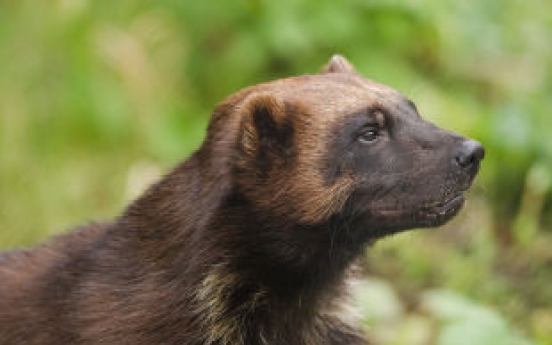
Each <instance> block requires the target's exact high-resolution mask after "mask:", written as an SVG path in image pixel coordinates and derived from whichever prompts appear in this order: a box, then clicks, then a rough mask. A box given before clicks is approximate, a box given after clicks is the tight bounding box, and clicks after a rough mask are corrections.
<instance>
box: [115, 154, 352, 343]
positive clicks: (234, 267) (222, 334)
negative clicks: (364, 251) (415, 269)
mask: <svg viewBox="0 0 552 345" xmlns="http://www.w3.org/2000/svg"><path fill="white" fill-rule="evenodd" d="M186 164H187V165H185V166H182V167H179V168H177V169H176V170H175V171H174V172H173V173H172V174H171V175H169V176H168V177H166V178H165V179H164V180H163V181H162V182H161V183H159V184H158V185H157V186H155V187H153V188H152V189H151V190H150V191H149V192H148V193H146V195H145V196H144V197H143V198H142V199H140V200H138V201H137V202H136V203H135V204H134V205H133V206H131V208H130V209H129V210H128V211H127V213H126V215H125V216H124V218H123V219H124V220H125V222H126V224H127V226H126V227H127V228H129V227H130V228H134V229H135V230H137V231H132V232H133V234H132V236H136V238H134V239H129V240H131V241H134V242H133V243H134V244H135V245H136V248H138V249H139V250H140V251H143V253H144V255H145V256H144V257H146V255H147V258H148V259H149V260H152V255H156V256H157V257H156V258H154V259H155V261H156V262H157V263H158V264H159V265H162V266H163V269H164V270H169V271H172V272H175V274H173V275H172V277H173V278H174V279H176V280H178V279H180V278H179V277H186V278H187V279H188V281H185V282H184V281H182V282H180V283H178V282H177V283H178V284H181V285H182V286H184V287H185V288H186V289H187V290H188V291H194V292H195V295H194V299H195V300H193V301H189V302H191V303H192V305H196V306H198V307H197V313H198V314H199V315H198V319H199V320H202V322H203V323H204V324H203V326H205V327H207V329H210V330H211V331H210V332H209V333H208V334H206V335H205V336H206V337H207V338H209V339H208V340H209V341H211V342H212V343H217V342H220V343H240V342H239V341H238V339H235V338H233V337H246V338H247V337H249V338H251V339H254V338H258V337H265V338H267V339H273V341H276V340H277V339H279V340H280V341H284V340H285V341H286V342H290V341H291V343H295V344H301V343H303V342H304V339H288V338H286V337H289V335H290V334H300V335H301V337H303V338H304V337H309V335H306V334H307V333H308V331H306V332H296V330H297V329H298V328H304V329H305V330H308V329H311V330H312V329H314V328H316V327H320V326H315V324H317V323H319V322H321V321H320V320H321V318H325V317H327V316H322V315H325V313H327V311H328V310H329V309H335V308H334V307H335V306H334V304H335V301H334V299H333V296H334V295H336V294H337V295H339V293H338V291H339V288H340V286H341V285H342V283H343V282H344V278H345V275H346V273H347V269H348V267H349V266H350V265H351V263H352V261H353V260H354V258H356V257H357V256H358V254H359V253H360V252H361V248H362V247H361V246H360V245H359V244H358V243H351V242H350V239H349V240H348V238H347V237H346V236H344V232H343V231H342V229H341V225H342V224H341V222H340V221H339V220H336V219H332V220H330V221H328V222H325V223H321V224H315V225H313V224H311V225H298V224H296V223H294V222H291V221H286V220H284V219H276V218H273V217H271V216H270V215H267V214H266V213H265V212H262V211H260V210H257V209H256V208H255V207H254V205H252V204H251V203H250V202H249V201H248V200H247V199H245V198H244V197H242V196H241V195H240V194H239V193H236V192H234V191H232V189H231V187H230V186H229V185H228V178H227V177H225V178H222V177H221V178H219V179H217V178H216V174H215V173H214V172H208V173H207V174H205V172H202V171H201V165H200V164H199V163H198V161H197V159H191V160H189V162H188V163H186ZM209 174H213V176H210V175H209ZM152 246H156V248H154V249H155V250H152V248H151V247H152ZM178 272H181V274H178ZM190 277H194V278H193V279H190ZM248 320H250V321H251V322H250V323H249V321H248ZM252 320H256V321H255V322H253V321H252ZM252 327H254V329H253V328H252ZM244 328H245V329H244ZM244 343H247V342H244Z"/></svg>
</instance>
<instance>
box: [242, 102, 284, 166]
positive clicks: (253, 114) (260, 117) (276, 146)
mask: <svg viewBox="0 0 552 345" xmlns="http://www.w3.org/2000/svg"><path fill="white" fill-rule="evenodd" d="M242 111H243V112H244V116H243V122H242V131H241V132H242V134H241V147H242V149H243V150H244V151H245V152H246V153H247V154H250V155H258V154H260V153H262V154H263V156H264V157H266V156H267V155H271V154H277V155H279V156H281V155H282V154H285V153H286V152H288V151H289V150H290V149H291V146H292V136H293V128H292V126H291V122H290V119H289V118H288V116H286V111H287V110H286V104H285V103H284V102H283V101H281V100H279V99H277V98H275V97H274V96H273V95H270V94H261V95H258V94H257V95H255V94H253V95H251V96H249V97H248V99H246V100H245V101H244V103H243V106H242Z"/></svg>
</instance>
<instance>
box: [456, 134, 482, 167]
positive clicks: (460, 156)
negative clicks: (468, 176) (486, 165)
mask: <svg viewBox="0 0 552 345" xmlns="http://www.w3.org/2000/svg"><path fill="white" fill-rule="evenodd" d="M484 157H485V149H484V148H483V146H482V145H481V144H480V143H479V142H477V141H475V140H471V139H470V140H466V141H464V142H462V144H461V145H460V148H459V149H458V151H457V152H456V156H455V160H456V162H457V163H458V165H460V166H461V167H462V168H467V167H469V166H472V165H475V164H477V163H479V161H481V160H482V159H483V158H484Z"/></svg>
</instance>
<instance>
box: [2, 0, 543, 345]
mask: <svg viewBox="0 0 552 345" xmlns="http://www.w3.org/2000/svg"><path fill="white" fill-rule="evenodd" d="M551 35H552V5H551V4H550V3H549V2H548V1H546V0H530V1H524V0H502V1H498V0H491V1H479V2H476V1H468V2H466V1H457V0H439V1H437V0H425V1H412V0H395V1H381V0H379V1H378V0H345V1H340V2H336V1H331V0H308V1H307V0H300V1H299V0H280V1H261V0H249V1H245V0H242V1H234V2H230V1H228V2H227V1H189V0H179V1H177V0H165V1H155V2H154V1H145V0H144V1H138V0H134V1H130V0H120V1H107V0H95V1H90V0H46V1H41V2H37V1H25V0H21V1H9V0H8V1H3V2H0V229H1V231H0V245H1V246H2V247H6V248H9V247H16V246H23V245H29V244H33V243H36V242H38V241H40V240H42V239H44V238H45V237H47V236H50V235H52V234H54V233H58V232H61V231H64V230H65V229H67V228H69V227H71V226H74V225H77V224H82V223H83V221H84V222H86V220H94V219H102V218H103V219H106V218H111V217H113V216H115V215H116V214H117V213H118V212H119V211H120V210H121V208H122V207H124V205H125V203H126V202H128V201H129V200H130V199H131V198H133V197H134V196H135V195H136V194H137V193H138V192H139V191H140V190H141V189H142V188H143V187H144V186H145V185H146V184H147V183H148V182H149V181H151V180H152V179H153V178H155V177H157V176H159V174H161V173H162V172H164V171H167V170H168V169H170V167H171V166H172V165H174V164H175V163H176V162H177V161H179V160H181V159H182V158H184V157H185V156H186V155H188V154H189V153H190V152H191V151H192V150H194V148H196V147H197V146H198V145H199V143H200V141H201V139H202V137H203V134H204V129H205V125H206V122H207V119H208V116H209V113H210V111H211V110H212V109H213V107H214V106H215V104H216V103H218V102H219V101H220V100H222V99H223V98H224V97H225V96H226V95H228V94H229V93H231V92H233V91H236V90H238V89H240V88H242V87H244V86H248V85H251V84H255V83H258V82H262V81H265V80H269V79H273V78H277V77H283V76H288V75H292V74H300V73H315V72H317V71H318V70H319V68H320V66H321V65H322V64H324V63H325V62H326V61H327V59H328V58H329V57H330V56H331V54H333V53H334V52H339V53H341V54H343V55H345V56H347V57H348V58H349V59H350V60H351V61H352V62H353V63H354V64H355V65H356V66H357V68H358V70H359V71H360V72H361V73H362V74H364V75H366V76H369V77H370V78H372V79H374V80H376V81H379V82H382V83H384V84H388V85H391V86H393V87H395V88H397V89H399V90H401V91H402V92H403V93H405V94H407V95H409V96H410V98H412V99H414V100H415V101H416V103H417V105H418V108H419V110H420V112H421V113H422V114H423V115H424V116H425V117H426V118H428V119H431V120H432V121H434V122H436V123H438V124H439V125H441V126H443V127H446V128H449V129H451V130H455V131H458V132H461V133H464V134H466V135H469V136H472V137H475V138H477V139H478V140H480V141H481V142H482V143H483V144H484V145H485V146H486V149H487V157H486V159H485V161H484V164H483V169H482V174H481V176H480V178H479V179H478V183H477V185H476V186H475V188H474V190H473V192H472V193H471V195H470V196H469V199H470V200H469V201H470V202H469V204H468V205H467V208H466V209H465V211H464V212H463V214H462V216H460V217H459V218H458V219H457V220H456V221H454V222H453V223H452V224H450V225H448V226H446V227H445V228H443V229H439V230H422V231H417V232H411V233H408V234H401V235H400V236H396V237H394V238H392V239H389V240H387V241H382V242H381V243H380V244H378V245H377V246H375V248H374V249H372V250H370V251H369V253H368V257H369V260H368V262H369V267H370V270H371V272H372V274H373V276H377V277H378V279H379V280H371V281H370V282H368V283H366V285H365V286H363V288H362V289H359V294H360V301H361V303H360V304H361V309H363V310H364V309H365V310H366V313H365V316H366V317H367V318H366V323H367V325H368V326H369V327H370V329H371V331H370V333H371V334H372V337H374V338H375V339H376V340H379V341H382V342H385V343H387V344H438V345H448V344H486V345H489V344H525V343H533V344H539V345H550V344H552V289H551V288H550V286H551V285H552V250H551V249H550V248H552V198H551V195H550V188H551V177H552V133H551V128H552V116H551V114H550V109H552V44H550V37H551ZM0 283H1V282H0ZM524 339H525V340H524Z"/></svg>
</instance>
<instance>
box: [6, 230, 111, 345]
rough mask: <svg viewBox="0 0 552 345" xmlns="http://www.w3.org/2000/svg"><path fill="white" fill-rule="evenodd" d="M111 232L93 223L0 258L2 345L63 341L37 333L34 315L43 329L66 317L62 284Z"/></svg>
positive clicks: (49, 335) (9, 252)
mask: <svg viewBox="0 0 552 345" xmlns="http://www.w3.org/2000/svg"><path fill="white" fill-rule="evenodd" d="M109 227H110V224H92V225H89V226H85V227H81V228H78V229H75V230H74V231H72V232H69V233H67V234H64V235H60V236H58V237H56V238H55V239H53V240H50V241H49V242H46V243H45V244H43V245H40V246H38V247H35V248H31V249H20V250H13V251H7V252H2V253H0V345H2V344H15V343H17V342H19V343H21V344H29V345H33V344H37V345H38V344H43V343H50V338H51V337H54V336H55V337H63V335H62V334H59V333H58V334H56V333H55V332H48V331H47V328H46V329H43V328H41V329H42V332H40V334H37V333H35V332H34V330H36V329H37V327H36V326H37V325H36V322H37V319H36V316H37V315H41V319H40V322H41V323H43V324H49V323H52V321H55V320H54V319H56V318H59V317H64V315H63V314H64V308H63V305H62V304H63V300H64V298H63V295H64V294H67V293H68V291H67V290H66V289H67V286H64V285H65V284H59V282H62V281H64V280H71V279H74V278H75V277H71V276H68V271H67V270H66V267H67V266H68V265H72V264H73V263H74V262H75V260H78V258H79V256H81V255H83V254H84V253H88V252H90V251H91V250H93V248H94V246H95V244H96V243H98V242H99V241H101V239H102V237H103V235H104V234H105V233H106V232H107V230H108V229H109ZM52 306H53V307H54V308H52ZM44 310H49V312H47V313H42V311H44ZM60 339H63V338H60ZM65 339H67V340H69V339H68V338H67V337H65Z"/></svg>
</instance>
